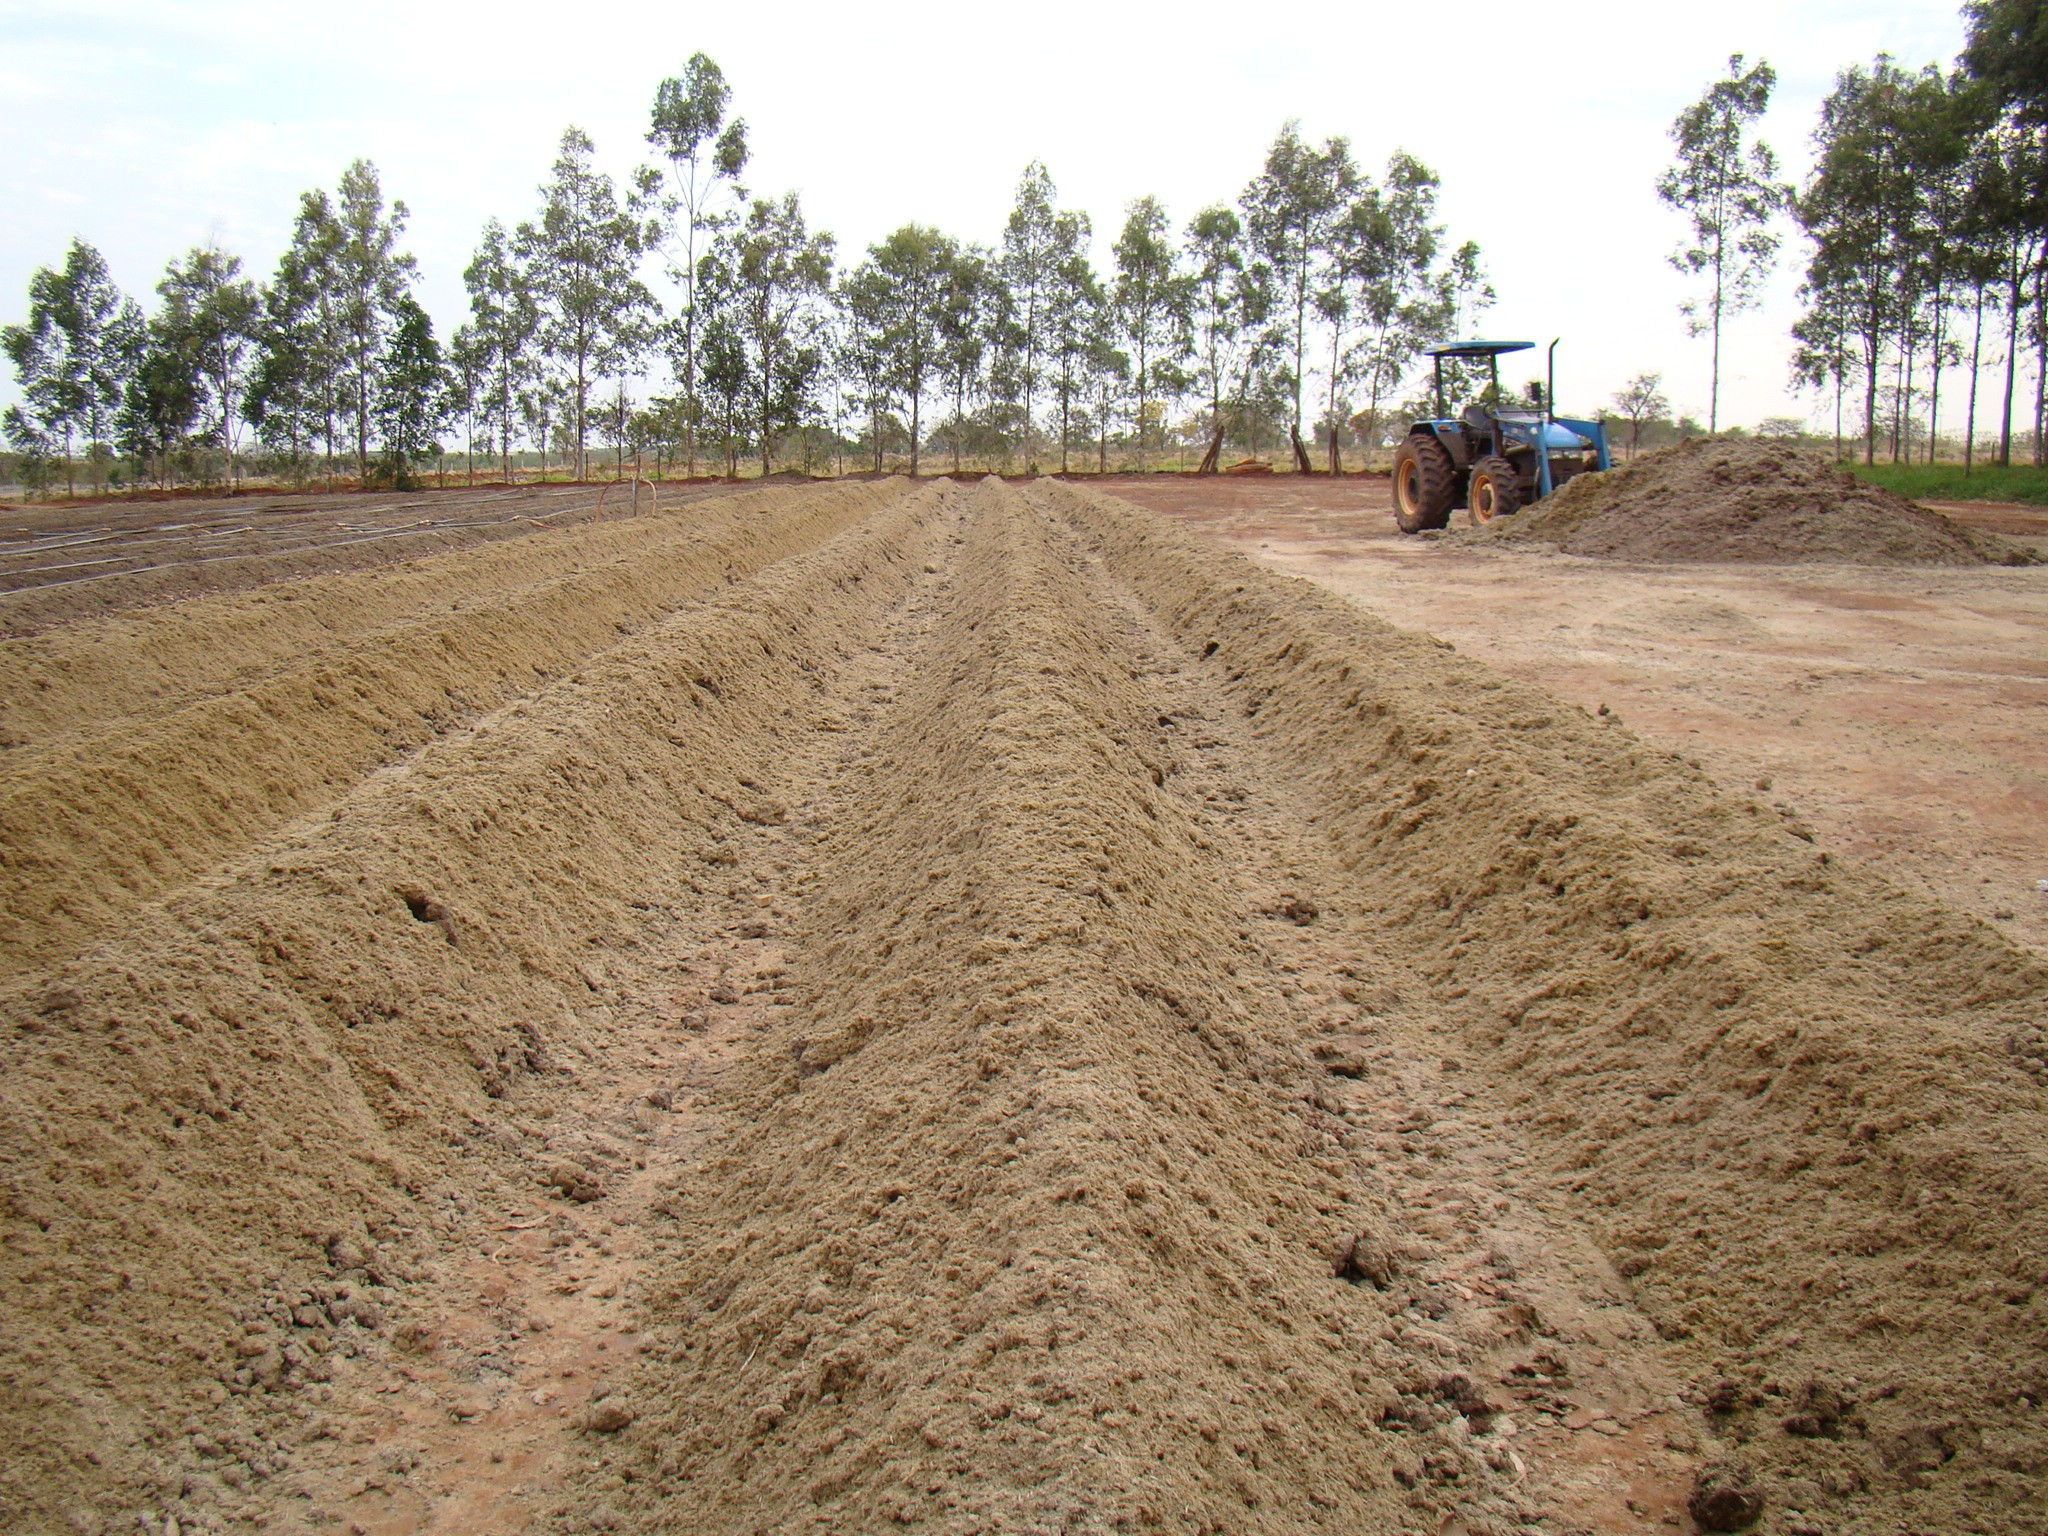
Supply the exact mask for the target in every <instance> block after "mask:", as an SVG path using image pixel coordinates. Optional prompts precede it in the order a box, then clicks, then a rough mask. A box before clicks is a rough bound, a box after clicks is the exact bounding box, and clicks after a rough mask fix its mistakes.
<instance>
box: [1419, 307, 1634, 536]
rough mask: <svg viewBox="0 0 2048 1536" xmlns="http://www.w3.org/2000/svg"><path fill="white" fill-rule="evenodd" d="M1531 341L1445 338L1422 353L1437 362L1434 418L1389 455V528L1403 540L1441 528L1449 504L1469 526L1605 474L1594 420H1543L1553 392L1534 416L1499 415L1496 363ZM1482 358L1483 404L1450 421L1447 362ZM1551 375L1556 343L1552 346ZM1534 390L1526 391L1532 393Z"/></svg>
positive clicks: (1603, 448)
mask: <svg viewBox="0 0 2048 1536" xmlns="http://www.w3.org/2000/svg"><path fill="white" fill-rule="evenodd" d="M1535 345H1536V344H1535V343H1534V342H1533V341H1450V342H1445V343H1443V344H1442V345H1440V346H1434V347H1425V348H1423V356H1425V357H1428V358H1430V359H1432V360H1433V361H1434V362H1435V365H1436V415H1437V419H1436V420H1434V421H1418V422H1416V423H1415V424H1414V425H1413V426H1412V427H1410V428H1409V429H1408V435H1407V437H1405V438H1403V439H1402V440H1401V445H1400V446H1399V447H1398V448H1396V449H1395V450H1394V521H1395V522H1396V523H1398V524H1399V525H1400V528H1401V531H1402V532H1403V533H1420V532H1422V530H1423V529H1425V528H1442V527H1443V526H1445V525H1446V524H1447V523H1449V522H1450V520H1451V510H1452V508H1454V507H1460V506H1462V507H1464V508H1466V516H1467V517H1468V518H1470V520H1471V522H1472V524H1473V526H1474V527H1480V526H1483V525H1484V524H1487V523H1490V522H1492V521H1493V520H1494V519H1495V518H1497V517H1506V516H1507V515H1508V514H1510V513H1512V512H1516V511H1518V510H1520V509H1521V508H1523V507H1526V506H1528V505H1529V504H1530V503H1531V502H1535V501H1540V500H1541V499H1542V498H1543V497H1545V496H1548V495H1549V494H1550V493H1551V492H1552V491H1554V490H1556V489H1557V488H1558V487H1559V486H1560V485H1563V484H1564V483H1565V482H1566V481H1567V480H1569V479H1571V477H1572V476H1574V475H1580V474H1584V473H1585V472H1586V471H1588V470H1595V469H1606V468H1607V467H1608V465H1609V464H1610V462H1611V460H1610V459H1609V458H1608V455H1607V433H1606V431H1605V429H1603V428H1602V427H1601V425H1600V423H1599V422H1597V421H1575V420H1573V419H1571V418H1570V417H1567V416H1553V415H1551V413H1550V402H1551V392H1550V390H1549V389H1548V388H1545V389H1544V390H1543V398H1542V399H1541V400H1540V401H1538V402H1537V404H1536V407H1535V408H1534V409H1531V410H1502V409H1500V407H1499V406H1498V404H1496V403H1495V402H1498V401H1499V399H1500V359H1501V355H1502V354H1503V353H1506V352H1526V351H1528V350H1529V349H1530V348H1531V347H1533V346H1535ZM1447 357H1456V358H1479V357H1483V358H1485V359H1486V363H1487V372H1488V375H1489V377H1490V379H1491V381H1492V383H1491V387H1490V388H1489V389H1488V390H1487V392H1486V393H1485V395H1483V396H1482V397H1481V398H1482V402H1483V403H1480V404H1474V405H1468V406H1466V407H1465V410H1464V412H1463V414H1461V415H1458V416H1452V415H1451V414H1450V412H1449V411H1448V410H1447V409H1446V408H1445V405H1444V359H1445V358H1447ZM1549 362H1550V369H1549V371H1550V374H1551V377H1553V378H1554V377H1555V376H1556V364H1557V343H1556V342H1554V341H1553V342H1552V343H1551V344H1550V352H1549ZM1536 387H1537V386H1535V385H1533V384H1532V385H1531V386H1530V390H1531V392H1532V393H1533V392H1534V391H1535V389H1536Z"/></svg>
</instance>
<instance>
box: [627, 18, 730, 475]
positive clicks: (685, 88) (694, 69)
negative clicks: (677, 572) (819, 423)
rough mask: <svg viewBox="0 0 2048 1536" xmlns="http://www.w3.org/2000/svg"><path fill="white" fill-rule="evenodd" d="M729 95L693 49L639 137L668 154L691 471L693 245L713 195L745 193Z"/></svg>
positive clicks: (717, 222) (710, 219)
mask: <svg viewBox="0 0 2048 1536" xmlns="http://www.w3.org/2000/svg"><path fill="white" fill-rule="evenodd" d="M731 102H732V89H731V87H729V86H728V85H727V84H726V83H725V74H724V72H723V71H721V70H720V69H719V67H718V66H717V64H715V63H713V62H712V60H711V59H710V58H709V57H708V56H707V55H705V54H702V53H694V54H692V55H690V62H689V63H688V64H686V65H684V66H683V73H682V75H681V76H680V77H676V76H671V77H670V78H668V79H666V80H664V81H662V82H661V84H660V85H659V86H658V87H657V88H656V90H655V93H654V123H653V127H652V128H650V129H649V130H648V134H647V142H648V143H650V144H652V145H654V146H655V148H657V149H659V150H660V151H661V153H662V155H663V157H664V158H665V159H666V160H667V161H668V166H669V169H668V187H667V196H666V198H665V199H664V211H665V212H666V213H667V215H668V216H669V219H670V221H671V230H672V238H673V239H674V240H676V241H677V242H679V243H680V245H681V251H680V252H679V253H675V252H672V253H671V258H670V270H671V272H672V274H673V275H674V277H675V279H676V281H677V282H678V283H680V284H681V285H682V290H683V303H682V312H681V314H679V315H678V316H677V329H676V335H677V340H678V341H679V343H680V357H679V358H678V361H679V362H680V363H681V365H682V367H681V382H682V386H683V395H682V398H683V400H684V402H685V410H684V416H683V420H684V427H683V442H684V448H683V452H684V455H685V457H686V458H687V460H688V462H689V470H688V473H690V474H695V473H696V472H697V446H696V444H697V439H696V426H695V417H696V404H697V333H698V329H699V319H698V303H697V281H698V274H697V257H698V249H697V248H698V245H699V244H700V243H701V242H702V241H703V240H704V238H705V237H706V236H708V235H709V234H711V233H713V232H715V231H716V230H717V229H718V228H719V227H720V226H721V225H722V224H723V223H724V222H726V219H725V216H724V214H723V212H722V210H721V209H720V208H719V206H718V205H719V203H720V202H721V201H723V200H724V199H725V198H727V197H731V198H736V199H737V198H744V196H745V190H744V189H743V188H742V187H741V185H740V174H741V172H743V171H744V170H745V169H746V166H747V124H746V120H745V119H744V118H738V117H728V116H727V108H728V107H729V106H730V105H731Z"/></svg>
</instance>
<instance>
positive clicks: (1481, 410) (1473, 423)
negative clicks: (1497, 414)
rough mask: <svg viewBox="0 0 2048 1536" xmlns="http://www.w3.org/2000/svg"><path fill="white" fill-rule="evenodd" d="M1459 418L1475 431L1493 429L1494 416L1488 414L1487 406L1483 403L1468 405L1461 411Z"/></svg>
mask: <svg viewBox="0 0 2048 1536" xmlns="http://www.w3.org/2000/svg"><path fill="white" fill-rule="evenodd" d="M1458 419H1459V420H1460V421H1462V422H1464V423H1465V425H1466V426H1468V427H1470V428H1471V429H1472V430H1473V431H1475V432H1491V431H1492V430H1493V418H1492V417H1491V416H1489V415H1488V414H1487V411H1486V407H1485V406H1483V405H1468V406H1466V407H1465V409H1464V410H1463V411H1462V412H1461V413H1459V416H1458Z"/></svg>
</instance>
